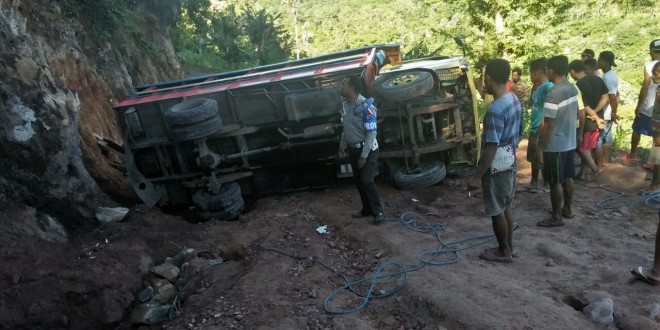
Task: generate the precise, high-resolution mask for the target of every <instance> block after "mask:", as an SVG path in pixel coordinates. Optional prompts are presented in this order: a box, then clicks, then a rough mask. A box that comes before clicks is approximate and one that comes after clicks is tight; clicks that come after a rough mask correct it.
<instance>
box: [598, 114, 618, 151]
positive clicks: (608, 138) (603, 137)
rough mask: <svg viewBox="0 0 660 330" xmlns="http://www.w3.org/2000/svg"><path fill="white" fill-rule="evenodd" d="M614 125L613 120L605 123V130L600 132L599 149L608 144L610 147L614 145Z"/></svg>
mask: <svg viewBox="0 0 660 330" xmlns="http://www.w3.org/2000/svg"><path fill="white" fill-rule="evenodd" d="M613 125H614V123H613V122H612V121H611V120H606V121H605V128H603V129H601V130H600V137H599V138H598V148H600V147H602V146H603V144H607V145H608V146H611V145H612V133H613V132H612V130H613V129H614V128H613V127H612V126H613Z"/></svg>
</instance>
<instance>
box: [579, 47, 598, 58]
mask: <svg viewBox="0 0 660 330" xmlns="http://www.w3.org/2000/svg"><path fill="white" fill-rule="evenodd" d="M580 55H582V56H585V55H587V56H591V57H594V56H596V53H594V50H593V49H589V48H587V49H585V50H583V51H582V54H580Z"/></svg>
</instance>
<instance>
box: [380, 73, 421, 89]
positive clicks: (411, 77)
mask: <svg viewBox="0 0 660 330" xmlns="http://www.w3.org/2000/svg"><path fill="white" fill-rule="evenodd" d="M419 76H420V74H419V73H417V72H416V73H408V74H403V75H399V76H396V77H395V78H394V79H392V80H390V81H389V82H388V85H389V86H390V87H394V86H405V85H409V84H411V83H413V82H415V81H416V80H417V79H419Z"/></svg>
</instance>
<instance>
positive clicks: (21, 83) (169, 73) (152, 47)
mask: <svg viewBox="0 0 660 330" xmlns="http://www.w3.org/2000/svg"><path fill="white" fill-rule="evenodd" d="M76 2H79V1H73V0H72V1H68V2H67V1H62V2H59V1H58V2H48V3H47V4H44V3H42V1H28V0H11V1H1V2H0V211H1V210H2V209H3V207H7V206H8V205H10V204H12V203H18V204H24V205H26V206H29V207H34V208H36V209H37V210H39V211H40V212H44V213H46V214H50V215H52V216H55V217H57V218H58V219H59V220H60V221H62V223H63V224H64V225H65V226H66V227H67V228H71V227H76V226H79V225H81V224H82V223H84V222H85V221H86V220H81V219H89V221H90V223H93V210H94V209H95V208H96V206H99V203H100V200H101V199H103V198H104V196H105V195H104V193H103V191H113V192H120V196H121V195H122V192H123V196H131V197H132V195H131V192H130V188H129V185H128V183H127V182H126V179H125V178H124V177H123V175H122V174H121V173H120V172H119V171H117V170H115V169H114V168H112V167H110V166H109V165H107V164H106V162H105V160H104V159H103V158H102V156H101V154H100V152H99V151H98V148H97V146H96V140H95V137H94V136H93V133H99V134H101V135H103V136H104V137H107V138H110V139H113V140H115V141H118V142H120V143H121V141H122V137H121V136H120V135H119V132H118V128H117V125H116V123H115V116H114V113H113V110H112V105H113V103H115V102H117V101H119V100H121V99H123V98H124V97H125V96H126V93H127V91H128V89H129V88H131V86H133V85H140V84H146V83H153V82H157V81H162V80H168V79H177V78H181V70H180V67H179V64H178V62H177V60H176V56H175V54H174V51H173V49H172V45H171V43H170V41H169V40H170V38H169V34H168V30H169V28H170V27H171V26H172V25H173V24H174V22H175V20H176V18H177V17H178V15H179V13H180V10H181V2H182V0H159V1H156V0H150V1H136V2H131V1H126V3H129V4H130V3H136V4H135V6H136V8H129V11H130V12H131V13H133V14H134V15H135V16H134V17H135V18H133V19H132V22H133V23H135V26H133V25H131V26H126V27H125V28H122V29H117V30H109V29H110V28H112V27H107V26H98V24H100V22H98V21H95V20H94V18H95V16H94V15H93V13H89V12H82V13H74V14H72V13H71V12H70V8H67V7H65V5H63V3H68V4H71V3H76ZM115 3H117V2H115ZM95 24H96V25H95ZM101 32H102V35H99V33H101ZM81 222H82V223H81Z"/></svg>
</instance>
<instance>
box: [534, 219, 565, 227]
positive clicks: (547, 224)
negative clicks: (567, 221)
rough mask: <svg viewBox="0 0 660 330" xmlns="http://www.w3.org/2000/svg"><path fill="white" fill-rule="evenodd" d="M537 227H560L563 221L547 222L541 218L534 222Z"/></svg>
mask: <svg viewBox="0 0 660 330" xmlns="http://www.w3.org/2000/svg"><path fill="white" fill-rule="evenodd" d="M536 225H537V226H539V227H561V226H563V225H564V222H563V221H562V222H549V221H546V220H541V221H538V222H537V223H536Z"/></svg>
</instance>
